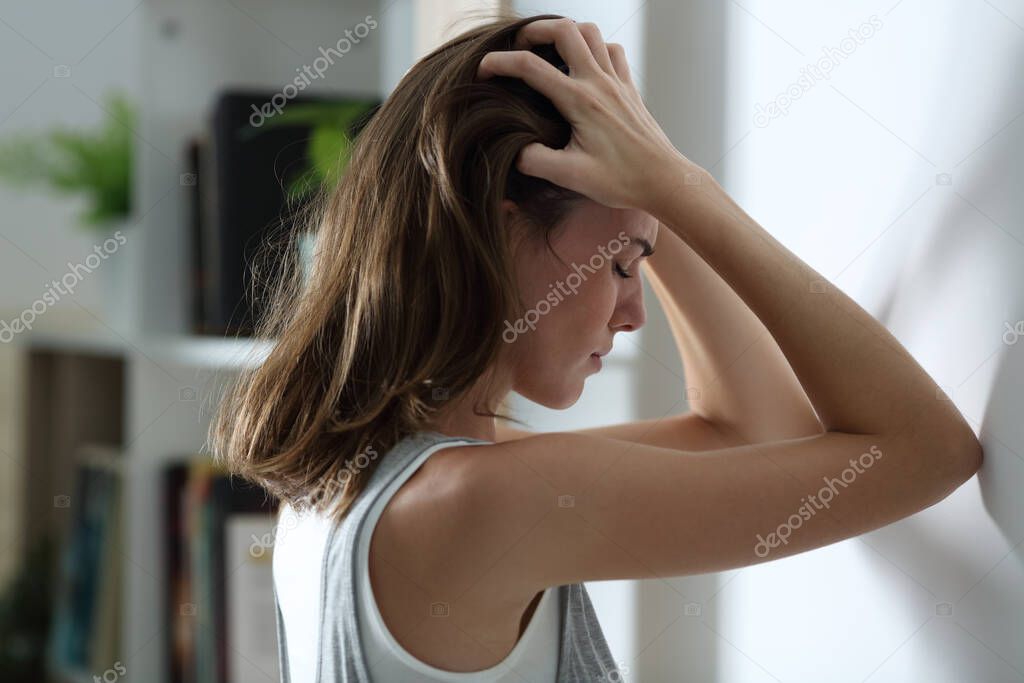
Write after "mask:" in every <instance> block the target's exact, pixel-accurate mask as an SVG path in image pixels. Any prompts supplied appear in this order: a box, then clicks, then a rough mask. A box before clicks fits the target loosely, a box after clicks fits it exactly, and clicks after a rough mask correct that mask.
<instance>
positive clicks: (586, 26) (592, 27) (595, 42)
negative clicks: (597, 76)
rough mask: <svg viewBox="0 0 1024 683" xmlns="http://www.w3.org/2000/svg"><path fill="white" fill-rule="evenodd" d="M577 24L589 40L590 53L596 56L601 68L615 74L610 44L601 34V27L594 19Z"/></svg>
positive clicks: (581, 32) (611, 74) (585, 38)
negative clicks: (606, 42)
mask: <svg viewBox="0 0 1024 683" xmlns="http://www.w3.org/2000/svg"><path fill="white" fill-rule="evenodd" d="M576 26H577V27H578V28H579V31H580V34H581V35H582V36H583V39H584V40H586V41H587V46H588V47H589V48H590V54H592V55H593V56H594V59H595V60H596V61H597V63H598V64H599V65H600V67H601V69H602V70H603V71H604V72H605V73H606V74H608V75H610V76H613V75H615V69H614V67H613V66H612V59H611V57H610V56H609V54H608V46H607V45H605V43H604V38H603V37H602V36H601V29H599V28H598V27H597V24H595V23H594V22H592V21H587V22H584V23H582V24H576Z"/></svg>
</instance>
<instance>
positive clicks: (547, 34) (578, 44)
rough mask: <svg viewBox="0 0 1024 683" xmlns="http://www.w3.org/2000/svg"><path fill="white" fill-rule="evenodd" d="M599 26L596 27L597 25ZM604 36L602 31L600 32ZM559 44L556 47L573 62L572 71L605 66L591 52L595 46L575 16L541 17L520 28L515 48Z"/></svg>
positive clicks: (587, 71) (569, 63) (581, 72)
mask: <svg viewBox="0 0 1024 683" xmlns="http://www.w3.org/2000/svg"><path fill="white" fill-rule="evenodd" d="M595 28H596V27H595ZM599 35H600V34H599ZM551 43H554V44H555V49H556V50H558V54H560V55H561V56H562V59H563V60H565V63H566V64H568V65H569V70H570V71H569V74H570V75H572V74H588V73H594V72H596V71H598V70H600V69H603V67H602V66H601V65H600V64H599V63H598V61H597V59H596V58H595V57H594V54H593V52H591V46H590V45H589V44H588V41H587V40H586V39H585V38H584V37H583V34H582V33H581V32H580V29H579V27H578V24H576V22H574V21H573V20H572V19H565V18H562V19H541V20H539V21H533V22H530V23H529V24H527V25H526V26H524V27H522V28H521V29H519V32H518V33H517V34H516V41H515V47H516V49H519V50H529V49H530V48H531V47H533V46H534V45H549V44H551Z"/></svg>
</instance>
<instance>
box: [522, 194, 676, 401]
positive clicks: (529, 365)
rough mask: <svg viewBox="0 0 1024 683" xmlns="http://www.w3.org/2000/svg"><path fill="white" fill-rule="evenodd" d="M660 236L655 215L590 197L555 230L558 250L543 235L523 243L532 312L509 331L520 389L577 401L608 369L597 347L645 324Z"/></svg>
mask: <svg viewBox="0 0 1024 683" xmlns="http://www.w3.org/2000/svg"><path fill="white" fill-rule="evenodd" d="M509 204H511V203H510V202H509ZM512 206H514V205H512ZM657 235H658V221H657V219H656V218H654V217H653V216H651V215H650V214H648V213H646V212H643V211H640V210H637V209H613V208H610V207H607V206H604V205H602V204H598V203H596V202H593V201H591V200H589V199H587V200H583V201H581V202H579V203H578V204H577V205H576V206H575V207H574V208H573V209H572V210H571V211H570V212H569V214H568V216H567V217H566V218H565V220H564V221H563V223H562V224H561V225H560V226H559V228H558V229H557V230H556V231H555V232H554V235H553V236H552V238H551V248H552V249H553V250H554V252H555V253H554V254H552V253H551V251H550V250H549V249H548V248H547V245H546V244H545V243H544V240H543V238H542V237H537V238H530V239H529V240H528V241H527V242H525V243H524V244H523V245H522V246H521V247H520V249H519V250H518V252H517V253H516V257H515V258H516V274H517V279H518V285H519V294H520V297H521V299H522V301H523V304H524V306H525V308H526V313H525V314H524V315H523V316H521V317H520V318H519V319H517V320H510V321H506V323H505V325H504V330H503V335H502V338H503V340H504V341H505V342H506V343H510V344H513V345H514V347H515V348H514V349H513V353H512V354H511V357H512V359H513V360H512V361H511V362H512V364H513V368H512V371H513V374H512V379H513V386H512V389H513V390H514V391H516V392H517V393H519V394H521V395H522V396H524V397H526V398H528V399H530V400H531V401H534V402H535V403H539V404H541V405H544V406H546V407H549V408H556V409H561V408H567V407H569V406H571V405H572V404H574V403H575V402H576V401H577V399H578V398H579V396H580V394H581V393H582V391H583V383H584V380H585V379H586V378H587V377H588V376H590V375H591V374H593V373H595V372H597V371H598V370H599V369H600V364H599V362H598V361H597V360H596V359H595V358H593V357H592V354H595V353H600V354H604V353H607V352H608V351H609V350H610V349H611V347H612V338H613V337H614V336H615V334H616V333H617V332H631V331H634V330H637V329H639V328H640V327H641V326H642V325H643V324H644V320H645V311H644V301H643V287H642V286H641V280H640V263H641V261H642V260H643V257H644V253H645V249H646V247H647V246H648V245H649V246H650V247H653V246H654V243H655V240H656V238H657ZM556 255H557V257H560V258H561V260H562V261H563V262H564V263H560V262H559V260H558V258H556ZM626 275H628V276H630V277H626Z"/></svg>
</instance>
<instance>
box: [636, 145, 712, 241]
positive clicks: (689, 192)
mask: <svg viewBox="0 0 1024 683" xmlns="http://www.w3.org/2000/svg"><path fill="white" fill-rule="evenodd" d="M651 169H652V177H651V178H650V179H649V182H647V183H646V187H645V190H646V192H645V195H644V206H643V207H641V208H642V209H643V210H644V211H646V212H648V213H650V214H651V215H652V216H654V217H655V218H657V219H658V220H660V221H661V222H662V223H664V224H666V225H667V226H669V227H672V229H673V231H676V228H677V227H680V226H681V225H682V224H685V223H692V222H693V221H696V220H701V219H712V218H714V216H715V215H717V214H719V213H721V209H722V208H723V207H724V206H725V205H726V204H727V195H725V191H724V190H723V189H722V187H721V186H720V185H719V184H718V181H716V180H715V178H714V176H712V175H711V173H709V172H708V171H706V170H705V169H703V168H702V167H700V166H698V165H697V164H695V163H693V162H692V161H690V160H689V159H687V158H686V157H684V156H683V155H682V154H680V153H679V152H673V153H670V154H667V155H666V156H665V157H664V158H662V159H661V160H660V161H658V162H657V163H655V164H652V165H651Z"/></svg>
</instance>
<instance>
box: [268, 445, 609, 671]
mask: <svg viewBox="0 0 1024 683" xmlns="http://www.w3.org/2000/svg"><path fill="white" fill-rule="evenodd" d="M486 443H488V442H486V441H481V440H478V439H464V438H455V437H448V436H444V435H442V434H437V433H434V432H421V433H418V434H416V435H413V436H411V437H409V438H407V439H404V440H403V441H401V442H400V443H399V444H397V445H396V446H395V447H394V448H393V449H392V450H391V451H390V452H389V453H387V454H386V456H385V457H384V458H383V459H382V460H381V465H380V467H378V468H377V469H376V470H375V471H374V473H373V476H372V477H371V478H370V481H369V482H368V484H367V487H366V489H364V491H363V492H362V494H361V495H360V498H359V500H358V501H357V502H356V504H355V505H353V506H352V507H351V508H350V510H349V512H348V514H347V515H346V517H345V519H344V521H342V522H341V523H334V522H332V521H331V520H330V519H328V518H325V517H324V516H322V515H319V514H316V513H315V512H310V513H306V514H298V513H296V512H295V511H294V510H293V509H291V508H290V507H288V506H285V508H284V509H283V510H282V512H281V516H280V519H279V521H278V527H277V531H276V535H275V543H274V587H275V598H276V602H277V607H278V623H277V629H278V631H277V632H278V643H279V652H280V656H281V672H282V681H284V683H321V682H322V681H367V680H372V681H388V682H389V683H406V682H408V683H414V682H417V681H466V680H473V681H481V682H483V681H487V682H489V683H505V682H511V681H560V682H561V681H567V682H568V681H580V682H583V681H599V680H609V681H611V680H617V679H616V678H615V676H614V670H615V669H614V667H615V663H614V661H613V660H612V656H611V653H610V652H609V650H608V645H607V643H606V642H605V639H604V635H603V633H602V631H601V626H600V624H599V623H598V621H597V617H596V615H595V613H594V609H593V606H592V605H591V602H590V598H589V596H588V595H587V590H586V588H585V587H584V586H583V585H582V584H575V585H568V586H558V587H551V588H549V589H547V590H546V591H545V593H544V597H543V598H542V599H541V601H540V604H539V605H538V608H537V610H536V612H535V613H534V616H533V618H532V619H531V621H530V624H529V626H528V627H527V629H526V631H525V632H524V634H523V636H522V638H521V639H520V640H519V642H518V643H517V644H516V646H515V648H514V649H513V651H512V652H511V653H510V654H509V655H508V656H507V657H505V659H503V660H502V661H501V662H499V663H498V664H496V665H494V666H492V667H490V668H489V669H487V670H481V671H474V672H472V675H470V674H467V673H456V672H451V671H446V670H442V669H438V668H436V667H433V666H430V665H429V664H426V663H424V662H422V661H420V660H418V659H416V658H415V657H414V656H413V655H412V654H410V653H409V652H407V651H406V650H405V649H404V648H403V647H402V646H401V645H400V644H399V643H398V642H397V641H396V640H395V638H394V637H393V636H392V634H391V633H390V631H389V630H388V627H387V625H386V624H385V623H384V620H383V619H382V617H381V615H380V612H379V609H378V607H377V603H376V601H375V599H374V596H373V592H372V590H373V589H372V586H371V582H370V572H369V547H370V539H371V537H372V536H373V531H374V527H375V526H376V524H377V522H378V521H379V520H380V516H381V512H382V511H383V509H384V507H385V506H386V505H387V503H388V501H390V500H391V499H392V497H393V496H394V494H395V493H396V492H397V491H398V489H399V488H400V487H401V485H402V484H403V483H405V481H407V480H408V479H409V478H410V477H411V476H412V475H413V474H414V473H415V472H416V470H417V469H419V467H420V466H421V465H422V464H423V463H424V462H425V461H426V460H427V459H428V458H429V457H430V456H431V455H433V454H434V453H436V452H437V451H438V450H439V449H441V448H445V447H450V446H453V445H470V444H472V445H478V444H486ZM445 607H447V605H446V604H444V603H440V604H437V608H438V609H436V610H435V611H434V613H432V614H431V615H430V618H435V619H436V618H444V617H445V616H447V614H446V611H445V610H444V608H445Z"/></svg>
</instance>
